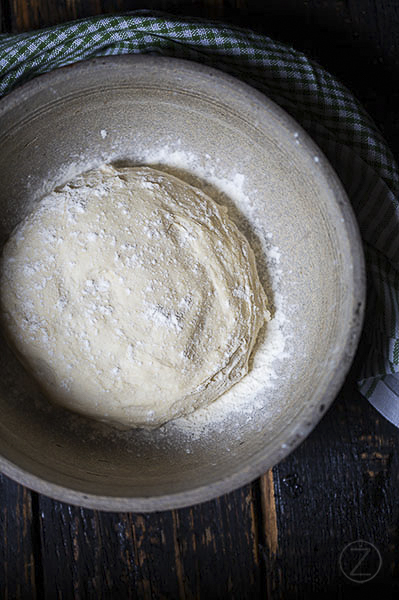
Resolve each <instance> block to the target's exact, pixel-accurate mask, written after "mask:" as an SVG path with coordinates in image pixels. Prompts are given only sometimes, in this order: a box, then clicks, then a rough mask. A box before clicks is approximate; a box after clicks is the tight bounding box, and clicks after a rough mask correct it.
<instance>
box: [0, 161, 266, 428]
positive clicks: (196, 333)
mask: <svg viewBox="0 0 399 600" xmlns="http://www.w3.org/2000/svg"><path fill="white" fill-rule="evenodd" d="M0 286H1V287H0V290H1V293H0V307H1V313H2V322H3V326H4V328H5V330H6V335H7V337H8V340H9V341H10V343H11V345H12V346H13V348H14V349H15V351H16V352H17V354H18V356H19V357H20V359H21V361H22V362H23V363H24V364H25V365H26V367H27V368H28V369H29V370H30V372H31V373H32V374H33V375H34V376H35V378H36V379H37V381H38V382H39V383H40V385H41V386H42V388H43V389H44V390H45V391H46V393H47V394H48V396H49V397H50V398H51V399H53V400H54V401H55V402H57V403H59V404H61V405H62V406H64V407H66V408H68V409H70V410H73V411H77V412H79V413H82V414H84V415H87V416H89V417H92V418H94V419H98V420H101V421H105V422H110V423H113V424H116V425H119V426H124V427H126V426H127V427H155V426H159V425H161V424H163V423H165V422H166V421H168V420H170V419H174V418H176V417H179V416H180V415H185V414H188V413H190V412H192V411H193V410H195V409H196V408H197V407H199V406H204V405H207V404H208V403H210V402H212V401H213V400H215V399H216V398H217V397H218V396H220V395H221V394H223V392H225V391H226V390H227V389H229V388H230V387H231V386H232V385H233V384H235V383H236V382H238V381H239V380H240V379H241V378H242V377H244V375H245V374H246V373H247V371H248V359H249V357H250V354H251V351H252V348H253V346H254V342H255V339H256V336H257V333H258V331H259V329H260V328H261V326H262V325H263V323H264V321H265V319H268V318H269V313H268V310H267V299H266V295H265V292H264V290H263V288H262V286H261V283H260V281H259V278H258V275H257V271H256V265H255V258H254V254H253V252H252V250H251V248H250V246H249V244H248V242H247V241H246V239H245V237H244V236H243V235H242V234H241V233H240V232H239V231H238V229H237V227H236V226H235V225H234V223H233V222H232V221H231V220H230V219H229V217H228V215H227V212H226V209H225V208H224V207H223V206H220V205H218V204H216V203H215V202H214V201H213V200H212V199H210V198H209V197H208V196H207V195H205V194H204V193H202V192H201V191H200V190H198V189H196V188H194V187H192V186H190V185H188V184H186V183H184V182H183V181H181V180H179V179H177V178H176V177H173V176H171V175H168V174H166V173H163V172H161V171H157V170H154V169H152V168H149V167H134V168H133V167H129V168H118V169H116V168H113V167H111V166H105V167H102V168H100V169H96V170H92V171H89V172H87V173H84V174H83V175H81V176H79V177H76V178H75V179H74V180H73V181H71V182H70V183H68V184H66V185H64V186H63V187H60V188H57V189H55V191H53V192H52V193H51V194H49V195H48V196H46V197H45V198H43V199H42V200H41V201H40V202H39V203H38V204H37V206H36V208H35V210H34V211H33V212H32V213H31V214H30V215H29V216H28V217H27V218H26V219H25V220H24V221H23V222H21V223H20V224H19V225H18V226H17V227H16V229H15V230H14V231H13V233H12V235H11V236H10V238H9V240H8V241H7V243H6V245H5V247H4V250H3V253H2V258H1V271H0Z"/></svg>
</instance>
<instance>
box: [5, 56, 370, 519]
mask: <svg viewBox="0 0 399 600" xmlns="http://www.w3.org/2000/svg"><path fill="white" fill-rule="evenodd" d="M0 132H1V133H0V203H1V204H0V222H1V223H0V243H1V245H3V244H4V241H5V240H6V239H7V237H8V236H9V234H10V232H11V231H12V229H13V227H14V226H15V225H16V223H18V221H20V220H21V219H22V218H23V217H24V216H25V215H26V214H27V213H28V212H29V211H30V210H31V209H32V207H33V206H34V203H35V202H36V201H37V199H38V198H40V197H41V196H42V195H43V194H44V193H46V191H48V190H50V189H51V188H52V187H54V186H55V185H57V184H61V183H62V182H65V181H67V180H68V179H69V178H70V177H71V176H72V175H73V174H75V173H77V172H81V171H84V170H86V169H88V168H90V167H93V166H98V165H100V164H101V163H103V162H112V161H114V162H119V163H124V164H143V163H144V164H152V165H157V166H159V168H163V169H165V170H167V171H168V170H169V171H170V172H173V173H175V174H176V173H177V174H178V175H179V176H181V177H182V178H183V179H186V180H187V181H188V182H192V183H195V184H196V185H199V186H202V187H204V188H205V189H206V190H207V191H208V192H209V193H211V194H214V196H215V197H216V199H218V200H219V201H222V202H225V203H227V204H228V206H229V211H230V214H231V215H232V218H234V219H235V220H236V222H237V223H238V225H239V227H240V228H241V229H242V230H243V231H244V233H245V234H246V235H247V237H248V238H249V240H250V243H251V244H252V245H253V246H254V247H257V248H258V250H257V261H258V270H259V273H260V276H261V279H262V281H263V283H264V285H265V287H267V288H268V289H269V294H270V296H271V299H272V302H273V304H274V309H273V311H274V315H275V319H276V323H277V322H278V324H279V325H278V328H277V329H278V331H277V330H276V331H277V333H276V331H275V332H274V333H273V335H274V338H273V339H271V338H270V339H271V341H270V340H269V342H268V343H269V346H270V353H271V356H272V357H274V358H273V360H269V361H267V360H266V363H265V365H266V366H265V368H264V370H262V369H261V370H260V371H259V369H258V374H257V380H256V382H255V383H256V385H255V384H254V385H252V387H251V386H249V387H248V386H247V387H246V388H245V387H244V388H242V390H244V391H243V392H242V393H241V397H240V398H238V399H236V400H234V398H235V397H233V400H231V399H230V401H229V402H228V403H227V404H226V406H227V408H224V409H223V406H222V408H221V405H220V403H219V405H218V407H217V408H215V409H214V410H213V409H212V410H213V412H212V410H210V411H208V412H207V411H205V412H204V411H203V413H202V414H201V415H199V416H198V419H197V420H196V418H194V419H191V420H190V419H186V420H184V419H183V420H182V422H180V423H171V424H168V425H166V426H164V427H162V428H160V429H157V430H155V431H152V432H148V431H141V430H132V431H117V430H114V429H111V428H109V427H107V426H106V425H98V424H95V423H94V422H91V421H89V420H87V419H85V418H83V417H80V416H77V415H74V414H72V413H69V412H67V411H64V410H63V409H59V408H55V407H53V406H52V405H51V404H50V403H49V402H47V401H46V399H45V398H43V397H42V395H41V392H40V390H39V389H38V387H37V386H36V384H35V383H34V381H33V380H32V378H31V377H30V376H29V375H28V374H27V373H26V372H25V371H24V369H23V367H22V366H21V365H20V364H19V362H18V360H17V359H16V358H15V357H14V356H13V354H12V353H11V351H10V350H9V349H8V346H7V344H6V343H5V341H4V339H1V340H0V344H1V350H0V356H1V357H0V369H1V378H0V407H1V408H0V411H1V422H0V455H1V458H0V466H1V468H2V470H3V472H4V473H5V474H7V475H9V476H10V477H12V478H13V479H15V480H17V481H19V482H20V483H22V484H24V485H27V486H28V487H31V488H33V489H35V490H37V491H39V492H42V493H44V494H47V495H49V496H52V497H54V498H57V499H60V500H64V501H66V502H71V503H75V504H80V505H84V506H88V507H92V508H98V509H105V510H133V511H152V510H161V509H166V508H172V507H179V506H184V505H189V504H193V503H195V502H200V501H203V500H207V499H210V498H212V497H215V496H217V495H219V494H221V493H224V492H228V491H229V490H232V489H233V488H236V487H238V486H241V485H243V484H245V483H247V482H249V481H250V480H252V479H254V478H255V477H257V476H258V475H260V474H261V473H263V472H265V471H266V470H267V469H269V468H270V467H272V466H273V465H274V464H276V463H277V462H278V461H279V460H280V459H282V458H283V457H284V456H286V455H287V454H288V453H289V452H290V451H291V450H292V449H293V448H294V447H295V446H296V445H298V444H299V443H300V442H301V440H303V439H304V438H305V436H306V435H307V434H308V433H309V432H310V431H311V429H312V428H313V427H314V426H315V425H316V423H317V422H318V421H319V419H320V418H321V416H322V414H323V412H324V411H325V410H326V408H327V407H328V406H329V404H330V403H331V402H332V400H333V399H334V397H335V395H336V393H337V391H338V390H339V388H340V386H341V384H342V382H343V379H344V376H345V374H346V372H347V370H348V368H349V366H350V363H351V359H352V357H353V354H354V351H355V349H356V345H357V341H358V337H359V332H360V328H361V321H362V314H363V303H364V271H363V255H362V248H361V243H360V239H359V234H358V229H357V226H356V223H355V220H354V217H353V214H352V210H351V208H350V206H349V203H348V200H347V198H346V196H345V193H344V191H343V189H342V187H341V185H340V183H339V181H338V179H337V177H336V175H335V174H334V172H333V170H332V168H331V167H330V165H329V163H328V162H327V160H326V159H325V157H324V156H323V155H322V153H321V152H320V150H319V148H318V147H317V146H316V145H315V144H314V143H313V142H312V141H311V140H310V139H309V137H308V136H307V135H306V134H305V132H304V131H303V130H302V129H301V128H300V127H299V126H298V125H297V123H295V121H293V120H292V119H291V118H290V117H289V116H287V114H286V113H285V112H284V111H283V110H281V109H280V108H279V107H277V106H276V105H275V104H274V103H272V102H271V101H270V100H268V99H267V98H266V97H264V96H263V95H262V94H261V93H259V92H257V91H255V90H253V89H251V88H250V87H248V86H247V85H245V84H243V83H241V82H239V81H238V80H236V79H234V78H232V77H230V76H227V75H225V74H223V73H221V72H218V71H217V70H213V69H209V68H205V67H203V66H201V65H198V64H194V63H191V62H189V61H182V60H177V59H169V58H160V57H154V56H151V57H150V56H139V57H137V56H125V57H110V58H105V59H95V60H91V61H87V62H82V63H78V64H76V65H74V66H72V67H67V68H63V69H59V70H57V71H55V72H52V73H50V74H46V75H43V76H41V77H39V78H37V79H35V80H33V81H32V82H30V83H28V84H26V85H24V86H23V87H21V88H19V89H17V90H16V91H14V92H12V93H11V94H9V95H8V96H7V97H5V98H4V99H3V100H2V101H1V102H0ZM272 331H273V327H272V328H271V329H270V331H269V333H268V332H267V331H266V333H264V334H263V339H266V341H267V336H268V335H269V336H271V333H270V332H272ZM265 336H266V337H265ZM276 336H277V337H276ZM273 352H274V354H273ZM42 375H43V374H42ZM239 385H241V384H239ZM243 394H244V396H245V398H244V399H243V397H242V396H243ZM223 411H224V412H223Z"/></svg>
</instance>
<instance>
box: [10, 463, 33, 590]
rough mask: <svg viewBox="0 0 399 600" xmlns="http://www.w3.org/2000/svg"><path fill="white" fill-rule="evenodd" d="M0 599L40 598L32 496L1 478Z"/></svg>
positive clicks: (18, 486)
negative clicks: (38, 596)
mask: <svg viewBox="0 0 399 600" xmlns="http://www.w3.org/2000/svg"><path fill="white" fill-rule="evenodd" d="M0 507H1V509H0V511H1V512H0V597H1V598H2V600H13V599H14V598H15V599H16V598H18V599H25V598H26V599H27V600H28V599H30V598H33V599H36V598H37V591H38V587H37V573H38V568H40V564H38V563H37V559H36V558H37V557H35V546H36V541H37V538H36V535H35V534H36V531H35V517H34V516H33V510H32V493H31V492H30V491H29V490H28V489H27V488H24V487H22V486H21V485H18V484H16V483H14V482H13V481H11V480H10V479H8V478H7V477H5V476H2V475H0Z"/></svg>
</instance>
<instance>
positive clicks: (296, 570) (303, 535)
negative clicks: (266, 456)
mask: <svg viewBox="0 0 399 600" xmlns="http://www.w3.org/2000/svg"><path fill="white" fill-rule="evenodd" d="M397 438H398V434H397V430H396V429H395V428H394V427H393V426H392V425H390V424H389V423H388V422H387V421H385V419H382V418H379V417H378V416H377V415H376V414H375V411H374V409H373V408H372V407H371V406H370V405H368V404H367V402H366V401H365V400H364V399H363V398H361V397H360V394H358V392H357V391H356V389H355V384H354V382H353V381H351V382H349V383H347V384H346V386H345V387H344V389H343V391H342V392H341V394H340V397H339V399H338V400H337V401H336V402H335V404H334V406H333V408H332V409H331V410H330V411H329V412H328V414H327V415H326V416H325V417H324V419H323V421H322V422H321V423H320V425H319V426H318V427H317V428H316V430H315V431H314V432H313V433H312V435H311V436H310V437H309V438H308V439H307V440H306V441H305V442H304V443H303V444H302V445H301V446H300V447H299V448H298V449H297V450H296V451H295V452H294V453H293V454H292V455H290V456H289V457H288V458H287V459H286V460H284V461H283V462H282V463H280V464H279V465H278V466H277V467H276V468H275V469H274V478H275V497H276V503H277V528H278V532H279V543H278V546H277V548H276V554H275V565H277V567H276V568H275V570H274V571H273V572H272V578H273V586H274V589H275V590H278V583H279V582H278V580H277V579H276V578H277V577H278V575H279V572H280V573H283V574H284V586H283V591H281V598H284V597H287V595H290V594H291V595H292V597H295V598H302V597H304V598H305V597H306V598H309V597H316V596H320V595H321V594H323V593H325V592H326V591H330V593H332V592H333V590H334V591H336V593H337V597H340V595H339V594H347V593H349V591H350V590H352V588H353V587H355V588H356V581H355V582H351V581H350V580H349V579H347V578H346V577H345V575H344V574H343V573H342V571H341V570H340V568H339V557H340V554H341V552H342V550H343V549H344V547H345V546H346V545H347V544H349V543H351V542H355V541H357V540H366V541H367V542H371V543H372V544H374V545H375V546H376V547H377V548H378V550H379V552H380V553H381V556H382V561H383V564H382V567H381V570H380V572H379V573H378V575H377V576H376V577H375V579H373V580H371V581H370V582H368V583H364V584H362V586H360V587H362V593H365V592H370V593H371V592H372V591H377V590H379V593H381V592H382V590H385V591H389V590H391V589H394V587H395V586H398V585H399V578H398V570H399V556H398V554H397V553H396V555H395V551H394V550H393V549H394V548H397V546H398V541H399V539H398V536H399V532H398V529H397V523H398V522H399V506H398V503H397V500H396V498H397V494H398V490H399V457H398V454H397V451H395V448H396V447H397ZM276 597H280V595H277V596H276ZM345 597H346V596H345Z"/></svg>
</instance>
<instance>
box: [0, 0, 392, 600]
mask: <svg viewBox="0 0 399 600" xmlns="http://www.w3.org/2000/svg"><path fill="white" fill-rule="evenodd" d="M136 8H155V9H160V10H165V11H168V12H171V13H176V14H187V15H197V16H205V17H212V18H217V19H222V20H224V21H226V22H230V23H235V24H240V25H245V26H249V27H252V28H254V29H256V30H258V31H262V32H265V33H267V34H269V35H271V36H274V37H275V38H277V39H279V40H281V41H285V42H288V43H290V44H292V45H293V46H294V47H296V48H298V49H301V50H303V51H305V52H306V53H308V54H309V55H310V56H312V57H313V58H315V59H317V60H318V61H319V62H320V63H321V64H322V65H324V66H325V67H326V68H327V69H329V70H330V71H331V72H333V73H334V74H335V75H336V76H338V77H339V78H340V79H341V80H342V81H343V82H344V83H345V84H346V85H347V86H348V87H349V88H351V89H352V90H353V91H354V92H355V94H356V95H357V97H358V98H359V99H360V101H361V102H363V104H364V105H365V106H366V108H367V109H368V111H369V112H370V114H371V115H372V117H373V118H374V119H375V121H376V122H377V124H378V125H379V126H380V128H381V130H382V131H383V133H384V135H385V137H386V139H387V140H388V142H389V144H390V146H391V148H392V150H393V152H394V153H395V154H396V157H397V158H398V155H399V115H398V112H399V103H398V101H399V87H398V81H399V2H398V0H201V1H200V0H199V1H195V0H192V1H189V2H178V1H175V0H170V1H168V0H164V1H162V0H159V1H153V2H151V1H147V2H139V1H137V2H128V1H124V0H115V1H111V0H88V1H83V0H82V1H79V0H59V1H57V2H55V1H51V0H1V2H0V24H1V28H2V31H3V32H19V31H27V30H30V29H35V28H39V27H43V26H47V25H51V24H55V23H60V22H63V21H67V20H71V19H75V18H78V17H84V16H89V15H94V14H101V13H110V12H121V11H124V10H132V9H136ZM398 437H399V431H398V430H397V429H396V428H395V427H393V426H392V425H391V424H390V423H388V422H387V421H386V420H385V419H384V418H382V417H381V416H380V415H379V414H378V413H377V412H376V411H375V410H374V409H373V408H372V407H371V406H370V405H369V404H368V402H367V401H366V400H364V399H362V398H361V396H360V395H359V393H358V392H357V390H356V386H355V372H354V370H353V369H352V372H351V374H350V375H349V377H348V378H347V381H346V383H345V385H344V387H343V389H342V390H341V392H340V394H339V396H338V398H337V400H336V402H335V403H334V405H333V406H332V408H331V409H330V410H329V411H328V413H327V414H326V415H325V416H324V418H323V420H322V421H321V422H320V424H319V425H318V427H316V429H315V430H314V431H313V433H312V434H311V435H310V436H309V437H308V439H307V440H306V441H305V442H304V443H303V444H302V445H301V446H300V447H299V448H298V449H297V450H295V451H294V452H293V453H292V454H291V455H290V456H289V457H288V458H287V459H285V460H284V461H283V462H281V463H280V464H279V465H277V466H276V467H275V468H274V469H273V470H272V471H269V472H268V473H266V474H265V475H264V476H263V477H261V478H260V479H258V480H257V481H254V482H253V483H251V484H248V485H247V486H245V487H243V488H241V489H239V490H237V491H235V492H233V493H231V494H228V495H226V496H223V497H221V498H218V499H217V500H214V501H211V502H207V503H205V504H202V505H197V506H193V507H191V508H187V509H181V510H175V511H167V512H161V513H156V514H133V513H129V514H125V513H124V514H117V513H103V512H98V511H91V510H86V509H82V508H79V507H75V506H69V505H66V504H63V503H61V502H55V501H53V500H51V499H49V498H47V497H44V496H41V495H38V494H36V493H34V492H31V491H30V490H28V489H26V488H23V487H21V486H19V485H17V484H16V483H14V482H13V481H11V480H9V479H8V478H6V477H2V478H1V476H0V502H1V513H0V514H1V521H0V588H1V590H2V591H1V598H2V599H13V598H23V599H25V598H27V599H30V598H37V599H38V600H41V599H50V598H51V599H52V598H60V599H61V598H62V599H66V598H76V599H84V598H96V599H97V598H104V599H105V598H117V599H124V598H146V599H150V598H156V599H158V598H167V599H169V598H170V599H183V598H188V599H191V598H201V599H207V600H208V599H209V600H210V599H212V598H236V599H238V600H245V599H246V598H258V597H259V598H282V599H287V598H306V599H308V598H313V597H314V598H316V597H317V598H319V597H320V596H321V597H333V598H346V597H348V598H349V597H351V598H357V597H359V598H360V596H361V595H362V596H363V595H365V594H367V593H369V594H371V593H373V592H374V593H377V594H379V595H380V596H381V597H384V598H393V597H395V598H398V597H399V596H398V595H399V458H398V453H397V449H398V446H399V444H398ZM358 540H365V541H366V542H371V543H372V544H373V545H374V546H375V547H376V548H377V549H378V551H379V553H380V555H381V559H382V565H381V569H380V571H379V572H378V574H377V575H376V576H375V577H373V578H372V579H370V581H368V582H367V583H360V581H361V580H362V579H365V578H367V576H366V575H365V574H367V573H370V576H372V575H374V573H375V570H376V566H378V565H377V563H376V558H377V555H376V554H375V552H376V551H375V550H372V549H371V547H370V546H369V549H371V552H370V554H369V555H368V556H365V552H363V551H362V549H361V545H359V543H358ZM352 542H355V544H354V545H352V546H350V548H349V549H347V550H346V552H344V554H343V566H344V570H346V572H347V573H348V572H350V571H351V570H352V571H353V574H352V580H350V579H348V578H347V577H346V576H345V575H344V573H343V572H342V570H341V568H340V564H339V558H340V555H341V552H342V550H343V549H344V548H345V546H346V545H347V544H350V543H352ZM373 553H374V554H373ZM361 561H362V562H361ZM356 563H359V564H358V565H356Z"/></svg>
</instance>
